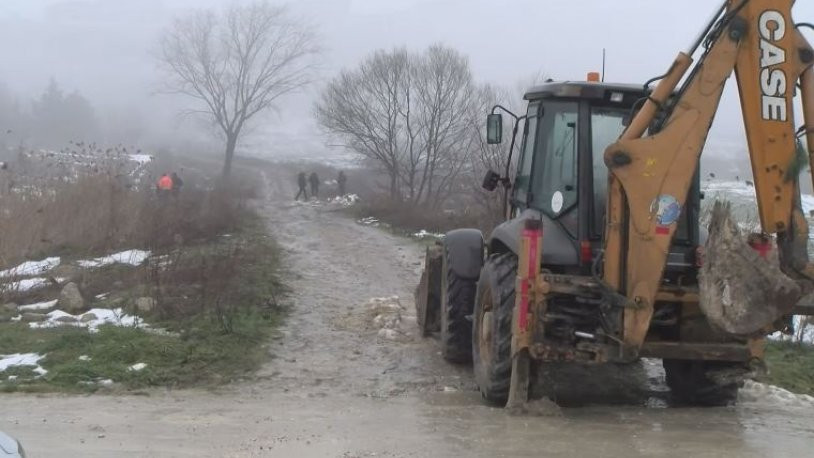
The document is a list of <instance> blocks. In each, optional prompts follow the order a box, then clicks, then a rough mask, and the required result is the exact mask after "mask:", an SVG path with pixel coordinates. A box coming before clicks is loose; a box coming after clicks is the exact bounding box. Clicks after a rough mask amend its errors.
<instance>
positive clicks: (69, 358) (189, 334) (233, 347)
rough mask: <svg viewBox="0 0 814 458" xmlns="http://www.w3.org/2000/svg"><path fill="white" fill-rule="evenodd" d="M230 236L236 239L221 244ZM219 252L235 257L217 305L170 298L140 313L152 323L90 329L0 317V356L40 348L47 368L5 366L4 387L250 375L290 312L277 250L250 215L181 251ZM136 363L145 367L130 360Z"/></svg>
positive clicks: (213, 257)
mask: <svg viewBox="0 0 814 458" xmlns="http://www.w3.org/2000/svg"><path fill="white" fill-rule="evenodd" d="M226 244H229V245H230V246H231V247H233V248H230V249H228V250H225V251H224V246H225V245H226ZM234 246H238V248H237V249H234ZM223 252H226V253H228V254H230V255H232V256H239V262H232V263H230V264H229V267H228V269H226V270H227V271H228V279H227V280H228V281H224V280H223V279H219V283H217V284H216V285H215V286H217V287H218V288H219V289H220V290H221V291H220V292H219V296H218V302H217V304H209V303H203V302H200V301H196V300H191V299H187V300H186V302H182V303H181V302H179V303H176V304H170V305H168V306H167V307H168V308H167V310H169V312H167V311H165V312H160V311H156V312H155V313H153V314H152V315H148V316H146V317H145V318H146V321H147V323H148V324H149V326H150V329H141V328H133V327H116V326H111V325H108V326H102V327H100V328H99V330H98V332H95V333H91V332H88V331H87V330H85V329H82V328H73V327H63V328H55V329H30V328H29V327H28V325H27V324H26V323H4V324H0V355H8V354H16V353H37V354H40V355H45V358H44V359H42V360H41V361H40V363H39V364H40V366H42V367H43V368H44V369H46V370H47V371H48V372H47V374H45V375H43V376H38V375H37V374H35V373H34V372H33V371H32V368H30V367H14V368H9V369H7V370H6V371H3V372H0V391H5V392H12V391H27V392H47V391H64V392H93V391H96V390H99V389H102V388H106V387H108V385H107V384H105V383H100V382H102V381H105V380H112V381H113V382H114V385H113V386H114V387H118V388H124V389H128V390H138V389H143V388H147V387H153V386H161V387H172V388H176V387H191V386H199V387H200V386H204V387H212V386H217V385H219V384H223V383H228V382H230V381H233V380H235V379H238V378H242V377H246V376H249V375H250V374H251V373H252V372H253V371H254V370H256V369H258V368H259V367H260V366H261V365H262V364H263V363H264V362H265V361H267V360H268V358H269V353H268V350H267V348H266V344H267V343H268V342H269V341H270V340H271V337H272V335H273V333H274V332H275V329H276V328H277V326H278V325H279V324H280V323H281V321H282V319H283V318H284V316H285V313H286V308H285V307H284V306H281V305H280V303H279V301H280V299H281V298H282V297H283V296H284V295H285V288H284V286H283V285H282V283H281V281H280V250H279V249H278V247H277V246H276V244H275V243H274V241H273V240H272V239H271V238H269V237H268V236H266V235H265V228H264V227H263V225H262V223H261V222H260V221H259V220H258V219H256V218H248V219H247V220H246V223H245V225H244V227H243V229H241V230H240V231H236V232H235V233H234V234H232V236H231V237H229V238H223V239H220V240H214V241H209V242H207V243H206V244H202V245H199V246H195V247H189V253H187V254H186V255H185V256H187V257H189V256H198V257H199V258H200V259H202V260H205V262H206V263H210V264H211V263H217V262H221V261H220V260H222V259H223V256H219V255H218V253H223ZM210 267H211V268H210ZM217 267H218V266H217V265H215V266H214V267H212V266H208V267H207V269H210V270H206V271H204V273H205V274H207V275H209V274H210V273H212V274H214V273H218V272H220V271H219V270H218V269H217ZM193 280H194V281H196V282H199V281H200V278H199V277H195V278H194V279H193ZM148 286H149V285H147V286H138V285H137V286H136V288H145V287H148ZM126 287H132V285H127V286H126ZM186 287H187V285H185V284H182V283H179V284H178V285H168V286H167V288H168V289H170V290H172V291H174V289H178V290H179V291H184V290H185V288H186ZM172 291H171V292H172ZM173 294H176V295H177V294H178V293H177V292H174V293H173ZM173 300H174V299H173V298H170V299H167V301H173ZM153 329H155V330H157V331H154V330H153ZM80 357H82V358H81V359H80ZM138 363H142V364H145V367H144V368H143V369H141V370H138V371H136V370H131V369H130V367H131V366H133V365H134V364H138ZM10 378H11V379H10Z"/></svg>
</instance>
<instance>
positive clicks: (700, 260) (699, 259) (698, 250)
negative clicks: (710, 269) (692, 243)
mask: <svg viewBox="0 0 814 458" xmlns="http://www.w3.org/2000/svg"><path fill="white" fill-rule="evenodd" d="M703 265H704V247H703V246H700V245H699V246H697V247H695V267H698V268H701V266H703Z"/></svg>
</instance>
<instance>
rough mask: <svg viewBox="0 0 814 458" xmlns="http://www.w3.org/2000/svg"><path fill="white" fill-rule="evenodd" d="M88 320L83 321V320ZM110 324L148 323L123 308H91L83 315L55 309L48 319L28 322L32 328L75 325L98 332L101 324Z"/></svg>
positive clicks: (136, 326)
mask: <svg viewBox="0 0 814 458" xmlns="http://www.w3.org/2000/svg"><path fill="white" fill-rule="evenodd" d="M83 319H85V320H86V321H85V322H83V321H82V320H83ZM106 324H110V325H113V326H119V327H131V328H144V327H147V324H146V323H144V321H143V320H142V319H141V318H139V317H137V316H132V315H127V314H126V313H124V310H122V309H121V308H118V309H114V310H110V309H91V310H89V311H87V312H85V313H83V314H81V315H71V314H70V313H67V312H63V311H62V310H54V311H53V312H51V313H49V314H48V315H47V319H46V320H45V321H43V322H40V323H36V322H35V323H28V326H29V327H30V328H31V329H50V328H58V327H60V326H73V327H78V328H87V329H88V331H90V332H97V331H98V330H99V326H102V325H106Z"/></svg>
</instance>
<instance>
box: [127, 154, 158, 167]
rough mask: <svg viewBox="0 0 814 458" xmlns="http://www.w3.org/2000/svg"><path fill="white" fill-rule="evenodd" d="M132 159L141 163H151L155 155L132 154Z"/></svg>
mask: <svg viewBox="0 0 814 458" xmlns="http://www.w3.org/2000/svg"><path fill="white" fill-rule="evenodd" d="M130 160H131V161H133V162H138V163H139V164H140V165H144V164H149V163H150V162H152V161H153V157H152V156H150V155H149V154H131V155H130Z"/></svg>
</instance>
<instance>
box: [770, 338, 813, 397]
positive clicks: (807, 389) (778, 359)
mask: <svg viewBox="0 0 814 458" xmlns="http://www.w3.org/2000/svg"><path fill="white" fill-rule="evenodd" d="M766 365H767V367H768V373H767V374H766V375H764V376H762V377H761V378H760V381H761V382H765V383H771V384H772V385H776V386H779V387H781V388H785V389H787V390H789V391H792V392H794V393H800V394H808V395H812V396H814V346H812V345H808V344H795V343H790V342H776V341H770V342H769V344H768V346H767V347H766Z"/></svg>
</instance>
